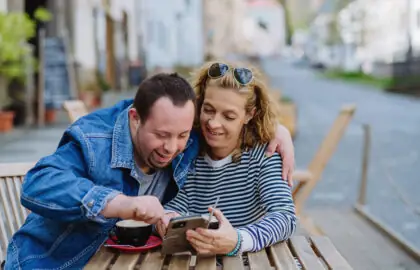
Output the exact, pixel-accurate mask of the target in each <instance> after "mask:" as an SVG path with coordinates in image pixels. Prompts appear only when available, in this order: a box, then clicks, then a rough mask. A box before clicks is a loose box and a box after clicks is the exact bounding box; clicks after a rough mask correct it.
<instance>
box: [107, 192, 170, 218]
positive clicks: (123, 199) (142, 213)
mask: <svg viewBox="0 0 420 270" xmlns="http://www.w3.org/2000/svg"><path fill="white" fill-rule="evenodd" d="M101 214H102V215H103V216H105V217H107V218H121V219H134V220H141V221H144V222H146V223H149V224H155V223H156V222H158V221H159V220H160V219H161V218H162V217H163V214H164V211H163V207H162V204H161V203H160V202H159V200H158V198H157V197H155V196H138V197H129V196H126V195H122V194H120V195H118V196H116V197H115V198H114V199H113V200H111V201H110V202H109V203H108V204H107V206H106V207H105V209H104V210H103V211H102V213H101Z"/></svg>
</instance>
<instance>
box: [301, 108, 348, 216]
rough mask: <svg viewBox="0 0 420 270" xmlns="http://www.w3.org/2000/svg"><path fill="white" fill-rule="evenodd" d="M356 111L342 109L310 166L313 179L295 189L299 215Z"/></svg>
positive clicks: (309, 169)
mask: <svg viewBox="0 0 420 270" xmlns="http://www.w3.org/2000/svg"><path fill="white" fill-rule="evenodd" d="M355 110H356V106H355V105H346V106H343V107H342V108H341V110H340V113H339V115H338V116H337V118H336V119H335V121H334V123H333V125H332V127H331V128H330V130H329V132H328V134H327V135H326V136H325V138H324V140H323V141H322V143H321V145H320V146H319V148H318V151H317V152H316V154H315V156H314V157H313V159H312V161H311V163H310V164H309V167H308V171H309V173H310V174H311V176H312V179H311V180H310V181H308V182H304V183H302V182H301V183H298V185H297V186H296V187H295V191H294V201H295V205H296V212H297V213H300V212H301V210H302V208H303V205H304V203H305V201H306V200H307V199H308V197H309V195H310V194H311V192H312V190H313V189H314V188H315V186H316V184H317V183H318V181H319V180H320V178H321V175H322V173H323V171H324V168H325V166H326V165H327V163H328V161H329V160H330V158H331V156H332V155H333V154H334V152H335V149H336V148H337V146H338V143H339V142H340V140H341V137H342V136H343V134H344V132H345V131H346V129H347V126H348V124H349V123H350V120H351V119H352V118H353V115H354V112H355Z"/></svg>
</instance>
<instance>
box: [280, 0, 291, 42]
mask: <svg viewBox="0 0 420 270" xmlns="http://www.w3.org/2000/svg"><path fill="white" fill-rule="evenodd" d="M277 1H278V2H279V3H280V4H281V5H282V7H283V10H284V20H285V23H286V44H287V45H291V44H292V37H293V26H292V21H291V16H290V9H289V6H288V5H287V0H277Z"/></svg>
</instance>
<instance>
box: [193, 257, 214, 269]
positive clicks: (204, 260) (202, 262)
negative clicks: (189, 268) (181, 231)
mask: <svg viewBox="0 0 420 270" xmlns="http://www.w3.org/2000/svg"><path fill="white" fill-rule="evenodd" d="M195 269H196V270H216V256H198V257H197V263H196V265H195Z"/></svg>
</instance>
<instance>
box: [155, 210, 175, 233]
mask: <svg viewBox="0 0 420 270" xmlns="http://www.w3.org/2000/svg"><path fill="white" fill-rule="evenodd" d="M179 216H180V214H178V213H177V212H169V213H166V214H165V215H164V216H163V217H162V218H161V219H160V220H159V221H158V222H157V223H156V231H157V232H158V233H159V235H160V237H161V238H162V239H163V237H164V236H165V234H166V230H167V228H168V224H169V221H170V220H171V218H174V217H179Z"/></svg>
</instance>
